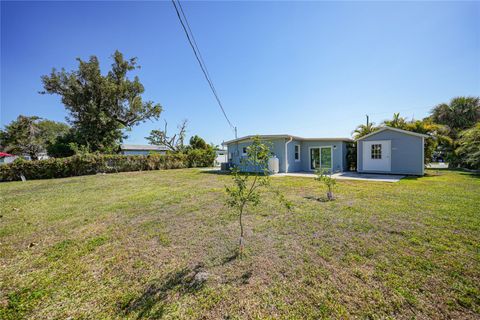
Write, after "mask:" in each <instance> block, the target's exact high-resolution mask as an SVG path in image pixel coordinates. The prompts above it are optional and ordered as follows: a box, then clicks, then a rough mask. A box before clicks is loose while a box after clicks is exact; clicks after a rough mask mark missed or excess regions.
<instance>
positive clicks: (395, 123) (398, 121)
mask: <svg viewBox="0 0 480 320" xmlns="http://www.w3.org/2000/svg"><path fill="white" fill-rule="evenodd" d="M383 124H384V125H386V126H389V127H393V128H399V129H404V128H405V126H406V124H407V120H406V119H405V118H404V117H400V113H398V112H397V113H394V114H393V119H392V120H385V121H383Z"/></svg>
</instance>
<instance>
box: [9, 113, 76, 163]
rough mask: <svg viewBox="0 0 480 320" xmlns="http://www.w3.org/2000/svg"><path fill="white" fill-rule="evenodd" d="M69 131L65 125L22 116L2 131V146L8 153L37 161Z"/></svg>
mask: <svg viewBox="0 0 480 320" xmlns="http://www.w3.org/2000/svg"><path fill="white" fill-rule="evenodd" d="M68 131H69V127H68V125H66V124H65V123H61V122H55V121H51V120H42V119H41V118H40V117H36V116H33V117H27V116H22V115H20V116H18V118H17V119H16V120H14V121H12V122H11V123H10V124H8V125H6V126H5V129H4V130H0V145H1V147H2V149H3V150H4V151H6V152H8V153H12V154H15V155H28V156H30V158H31V159H33V160H36V159H38V156H39V154H40V153H43V152H46V150H47V147H48V146H49V145H50V144H53V143H55V141H56V139H57V138H58V137H59V136H63V135H64V134H66V133H67V132H68Z"/></svg>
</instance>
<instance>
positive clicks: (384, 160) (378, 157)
mask: <svg viewBox="0 0 480 320" xmlns="http://www.w3.org/2000/svg"><path fill="white" fill-rule="evenodd" d="M391 154H392V141H391V140H379V141H363V170H364V171H385V172H388V171H391V170H392V159H391Z"/></svg>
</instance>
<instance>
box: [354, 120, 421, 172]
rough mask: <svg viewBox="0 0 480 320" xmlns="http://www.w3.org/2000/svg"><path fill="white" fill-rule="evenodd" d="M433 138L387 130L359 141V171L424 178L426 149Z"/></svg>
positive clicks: (393, 129)
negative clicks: (425, 146) (428, 141)
mask: <svg viewBox="0 0 480 320" xmlns="http://www.w3.org/2000/svg"><path fill="white" fill-rule="evenodd" d="M428 137H429V136H427V135H425V134H420V133H416V132H411V131H406V130H401V129H397V128H391V127H383V128H382V129H380V130H378V131H375V132H373V133H370V134H367V135H366V136H363V137H361V138H359V139H358V140H357V171H358V172H365V173H370V172H371V173H391V174H408V175H423V174H424V168H425V165H424V145H425V138H428Z"/></svg>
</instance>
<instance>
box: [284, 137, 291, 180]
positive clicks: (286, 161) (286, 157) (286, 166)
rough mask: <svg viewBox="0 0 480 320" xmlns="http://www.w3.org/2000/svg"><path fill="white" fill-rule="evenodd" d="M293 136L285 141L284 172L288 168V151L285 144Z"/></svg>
mask: <svg viewBox="0 0 480 320" xmlns="http://www.w3.org/2000/svg"><path fill="white" fill-rule="evenodd" d="M292 140H293V137H290V139H288V141H285V173H287V170H288V153H287V146H288V144H289V143H290V142H292Z"/></svg>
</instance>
